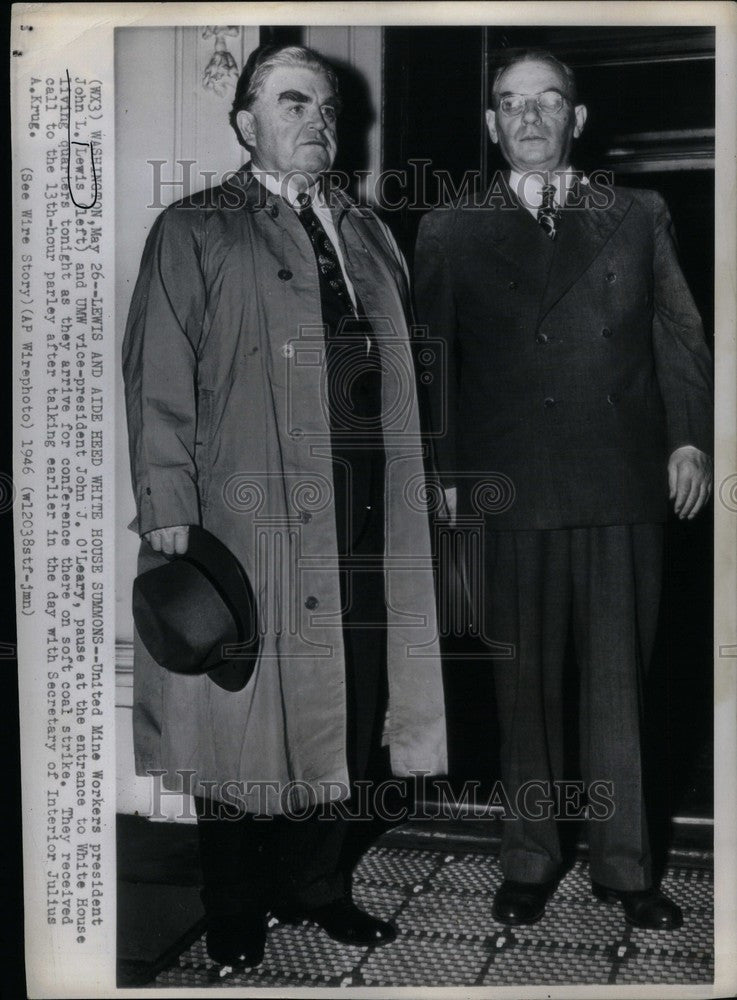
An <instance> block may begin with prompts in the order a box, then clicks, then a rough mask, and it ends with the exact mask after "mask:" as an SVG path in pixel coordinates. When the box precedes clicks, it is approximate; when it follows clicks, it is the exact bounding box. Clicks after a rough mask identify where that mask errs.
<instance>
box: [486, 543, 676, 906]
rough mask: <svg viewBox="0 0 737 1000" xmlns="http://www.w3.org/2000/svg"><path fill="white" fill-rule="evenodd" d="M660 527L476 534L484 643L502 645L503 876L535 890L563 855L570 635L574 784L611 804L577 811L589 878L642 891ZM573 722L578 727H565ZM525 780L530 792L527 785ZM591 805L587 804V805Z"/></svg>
mask: <svg viewBox="0 0 737 1000" xmlns="http://www.w3.org/2000/svg"><path fill="white" fill-rule="evenodd" d="M662 543H663V528H662V525H659V524H632V525H614V526H605V527H588V528H562V529H558V530H546V531H544V530H537V531H493V530H492V531H488V532H487V533H486V536H485V547H486V552H485V557H484V561H485V589H486V595H485V607H486V608H487V613H488V615H489V620H488V622H487V625H486V629H487V631H486V634H487V635H488V636H490V637H493V638H494V639H497V640H499V641H501V642H505V643H510V644H511V645H512V646H513V648H514V656H513V659H512V660H511V661H510V660H495V661H494V676H495V690H496V694H497V702H498V712H499V723H500V729H501V760H502V778H503V782H504V785H505V791H506V793H507V799H508V800H509V801H510V802H511V804H512V807H513V810H512V813H513V814H512V816H509V817H508V818H506V819H505V820H504V822H503V834H502V847H501V864H502V870H503V872H504V876H505V878H508V879H514V880H517V881H521V882H544V881H547V880H549V879H552V878H554V877H555V876H556V874H558V872H559V867H560V865H561V861H562V857H561V850H560V842H559V836H558V827H557V823H556V814H555V810H554V809H550V808H547V809H546V808H544V805H545V800H546V799H547V801H548V802H550V799H551V798H552V799H554V796H555V786H554V784H553V783H554V782H556V781H562V780H565V778H566V777H570V776H566V775H565V774H564V773H563V772H564V759H563V757H564V726H566V725H570V724H571V716H570V706H568V705H566V704H564V703H563V686H564V685H563V668H564V661H565V654H566V647H567V643H568V637H569V629H570V630H571V632H572V637H573V645H574V648H575V653H576V661H577V666H578V685H579V697H578V702H579V712H578V720H577V721H578V744H579V758H580V759H579V764H580V770H581V778H582V780H583V782H584V784H585V787H586V788H587V789H589V788H591V787H592V783H594V782H606V783H610V785H604V786H602V785H599V786H598V787H599V790H600V791H601V789H602V787H603V788H606V789H607V791H606V792H605V798H609V799H611V800H612V801H613V804H614V808H613V811H612V810H611V808H605V809H603V810H602V809H598V810H596V813H597V815H598V816H600V817H603V816H605V817H606V818H595V817H593V816H592V814H591V808H590V810H589V817H588V820H587V832H588V841H589V852H590V869H591V877H592V879H593V880H595V881H597V882H601V883H602V884H604V885H607V886H609V887H610V888H613V889H621V890H630V889H644V888H647V887H649V886H650V884H651V878H652V876H651V859H650V848H649V839H648V832H647V821H646V816H645V807H644V798H643V775H642V752H641V728H642V722H643V704H642V690H643V680H644V674H645V671H646V669H647V666H648V663H649V661H650V658H651V655H652V649H653V645H654V640H655V632H656V628H657V618H658V607H659V602H660V589H661V575H662ZM573 724H574V725H575V724H576V720H575V718H574V720H573ZM528 783H530V784H528ZM589 805H590V806H591V799H589Z"/></svg>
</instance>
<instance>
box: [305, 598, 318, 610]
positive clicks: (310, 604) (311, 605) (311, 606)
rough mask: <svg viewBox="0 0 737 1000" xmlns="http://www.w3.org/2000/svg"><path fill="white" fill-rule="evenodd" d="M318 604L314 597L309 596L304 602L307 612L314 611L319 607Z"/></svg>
mask: <svg viewBox="0 0 737 1000" xmlns="http://www.w3.org/2000/svg"><path fill="white" fill-rule="evenodd" d="M319 603H320V602H319V601H318V599H317V598H316V597H312V596H310V597H308V598H307V600H306V601H305V607H306V608H307V610H308V611H314V610H315V608H316V607H317V606H318V605H319Z"/></svg>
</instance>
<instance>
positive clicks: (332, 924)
mask: <svg viewBox="0 0 737 1000" xmlns="http://www.w3.org/2000/svg"><path fill="white" fill-rule="evenodd" d="M305 917H306V918H307V919H308V920H313V921H314V922H315V923H316V924H318V925H319V926H320V927H322V929H323V930H324V931H326V932H327V934H328V935H329V936H330V937H331V938H332V939H333V940H334V941H340V942H341V943H342V944H356V945H366V944H372V945H379V944H389V943H390V942H391V941H395V940H396V937H397V930H396V928H395V927H394V925H393V924H388V923H386V922H385V921H384V920H378V919H377V918H376V917H372V916H371V914H370V913H366V912H365V911H364V910H361V909H359V907H357V906H356V904H355V903H354V902H353V900H351V899H349V898H348V897H347V896H344V897H343V898H342V899H336V900H335V901H334V902H332V903H326V904H325V906H319V907H317V908H316V909H314V910H309V911H308V912H307V913H305Z"/></svg>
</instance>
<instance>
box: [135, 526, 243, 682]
mask: <svg viewBox="0 0 737 1000" xmlns="http://www.w3.org/2000/svg"><path fill="white" fill-rule="evenodd" d="M162 558H163V559H164V560H165V562H163V563H162V564H161V565H159V566H156V567H155V568H154V569H149V570H147V571H146V572H145V573H140V574H139V575H138V576H137V577H136V579H135V581H134V583H133V620H134V621H135V623H136V628H137V630H138V634H139V636H140V638H141V641H142V642H143V644H144V646H145V647H146V649H147V650H148V652H149V653H150V654H151V656H152V657H153V659H154V660H155V661H156V662H157V663H158V664H159V665H160V666H162V667H166V669H167V670H171V671H173V672H174V673H177V674H204V673H206V674H208V675H209V677H210V679H211V680H212V681H214V682H215V683H216V684H218V685H219V686H220V687H222V688H225V690H226V691H240V690H241V689H242V688H244V687H245V686H246V684H247V683H248V681H249V680H250V678H251V674H252V673H253V670H254V667H255V665H256V659H257V657H258V652H259V646H260V636H259V632H258V620H257V615H256V600H255V598H254V595H253V589H252V587H251V584H250V581H249V579H248V576H247V574H246V572H245V570H244V569H243V567H242V566H241V564H240V563H239V562H238V560H237V559H236V557H235V556H234V555H233V553H232V552H231V551H230V549H229V548H228V547H227V546H226V545H224V544H223V543H222V542H221V541H220V539H218V538H216V537H215V536H214V535H213V534H211V533H210V532H209V531H206V530H205V529H204V528H200V527H198V526H197V525H190V529H189V545H188V547H187V551H186V553H185V554H184V555H181V556H165V555H162ZM228 646H232V647H234V648H233V649H228V648H227V647H228Z"/></svg>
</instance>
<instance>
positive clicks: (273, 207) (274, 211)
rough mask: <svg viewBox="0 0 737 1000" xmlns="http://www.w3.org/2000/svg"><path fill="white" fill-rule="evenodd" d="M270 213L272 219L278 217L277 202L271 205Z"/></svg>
mask: <svg viewBox="0 0 737 1000" xmlns="http://www.w3.org/2000/svg"><path fill="white" fill-rule="evenodd" d="M269 215H270V216H271V218H272V219H276V218H278V216H279V206H278V205H277V204H276V202H272V203H271V205H269Z"/></svg>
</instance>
